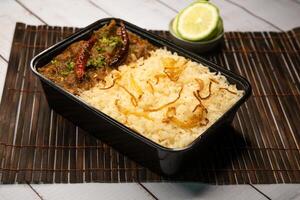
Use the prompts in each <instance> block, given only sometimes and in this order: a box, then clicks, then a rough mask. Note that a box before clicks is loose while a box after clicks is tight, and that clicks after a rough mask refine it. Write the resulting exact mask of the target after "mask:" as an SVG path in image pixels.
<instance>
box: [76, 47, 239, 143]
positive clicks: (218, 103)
mask: <svg viewBox="0 0 300 200" xmlns="http://www.w3.org/2000/svg"><path fill="white" fill-rule="evenodd" d="M170 58H171V59H173V60H175V61H176V63H181V64H182V63H183V65H180V64H179V66H181V70H182V71H181V73H178V74H180V76H179V79H178V80H176V81H174V80H173V81H172V80H170V79H169V78H168V76H166V74H165V73H164V70H165V67H166V64H165V62H164V60H166V59H170ZM159 74H160V75H159ZM157 76H161V77H160V78H159V80H158V79H157ZM112 77H114V78H112ZM116 77H118V78H119V79H117V80H116V83H115V84H113V80H114V79H116ZM120 77H121V78H120ZM133 79H134V80H133ZM196 79H198V80H199V79H201V80H202V83H204V87H203V88H202V90H201V91H200V95H201V97H205V96H207V95H208V94H209V84H211V95H210V97H209V98H207V99H203V100H201V102H202V104H203V106H204V107H205V108H206V109H207V113H206V114H205V118H206V119H208V120H207V121H208V124H206V125H204V124H205V123H204V122H205V119H204V118H203V119H202V120H201V124H200V123H198V122H197V125H196V126H193V127H191V128H186V127H183V126H178V124H177V123H173V121H172V120H171V121H170V120H169V121H168V120H166V118H167V111H168V109H170V108H171V107H174V108H175V109H176V118H177V119H178V120H180V121H181V122H182V123H181V124H188V123H189V122H188V120H189V119H191V116H193V115H194V113H193V110H194V108H195V107H196V105H198V104H199V100H197V98H196V97H195V96H194V95H193V92H195V91H197V90H199V83H198V82H197V81H196ZM105 81H106V82H105V83H99V84H98V85H96V86H95V87H93V88H91V89H90V90H87V91H84V92H82V93H81V94H80V98H82V99H83V100H84V101H86V102H87V103H88V104H90V105H91V106H93V107H95V108H97V109H99V110H100V111H102V112H104V113H105V114H107V115H109V116H111V117H112V118H114V119H116V120H117V121H119V122H121V123H123V124H125V125H126V126H128V127H129V128H131V129H133V130H136V131H137V132H138V133H140V134H142V135H144V136H145V137H147V138H149V139H151V140H153V141H154V142H156V143H158V144H160V145H162V146H165V147H169V148H181V147H185V146H187V145H189V144H190V143H191V142H192V141H194V140H195V139H196V138H197V137H199V135H201V134H202V133H203V132H204V131H205V130H206V129H207V128H208V127H210V126H211V125H212V124H213V123H214V122H215V121H216V120H217V119H218V118H220V117H221V116H222V115H223V114H224V113H225V112H226V111H227V110H228V109H229V108H230V107H232V105H233V104H234V103H236V102H237V101H238V100H239V99H240V98H241V97H242V96H243V94H244V91H241V90H237V89H236V86H235V85H230V84H229V83H228V82H227V80H226V78H225V77H224V76H222V75H220V74H216V73H212V72H210V71H209V69H208V68H207V67H205V66H203V65H201V64H199V63H196V62H192V61H190V60H187V59H185V58H184V57H181V56H178V55H177V54H176V53H174V54H172V53H171V52H169V51H167V50H165V49H157V50H155V51H154V52H152V53H151V56H150V57H148V58H147V59H145V60H143V59H140V60H138V61H137V62H135V63H131V64H130V65H123V66H120V67H119V68H118V70H116V69H115V70H113V71H112V72H111V74H110V75H109V76H107V77H106V80H105ZM111 85H114V86H113V87H111V88H110V89H106V90H103V89H101V88H104V87H109V86H111ZM151 86H152V88H151ZM182 88H183V89H182ZM220 88H226V89H220ZM152 89H154V90H152ZM181 89H182V91H181V93H180V98H179V99H178V100H177V101H176V102H175V103H172V104H170V105H168V106H166V107H163V108H161V109H159V110H157V111H153V109H155V108H159V107H162V105H165V104H168V103H169V102H172V101H174V100H175V99H176V98H177V97H178V96H179V92H180V90H181ZM126 90H127V91H126ZM132 95H133V96H134V97H132ZM134 100H136V102H137V105H135V101H134ZM120 107H121V110H120ZM149 109H150V111H149ZM151 109H152V110H151ZM207 121H206V122H207ZM199 122H200V120H199Z"/></svg>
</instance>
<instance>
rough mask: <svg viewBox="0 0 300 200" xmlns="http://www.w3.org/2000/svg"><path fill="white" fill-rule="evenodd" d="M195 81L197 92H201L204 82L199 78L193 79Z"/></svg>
mask: <svg viewBox="0 0 300 200" xmlns="http://www.w3.org/2000/svg"><path fill="white" fill-rule="evenodd" d="M195 81H196V82H197V83H198V86H199V91H200V92H201V90H203V88H204V81H203V80H202V79H199V78H195Z"/></svg>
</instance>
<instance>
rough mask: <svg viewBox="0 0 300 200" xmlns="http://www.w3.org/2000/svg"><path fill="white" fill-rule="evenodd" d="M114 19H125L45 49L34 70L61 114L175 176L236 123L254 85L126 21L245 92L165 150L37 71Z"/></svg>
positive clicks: (131, 27) (35, 60) (89, 28)
mask: <svg viewBox="0 0 300 200" xmlns="http://www.w3.org/2000/svg"><path fill="white" fill-rule="evenodd" d="M112 19H115V20H116V21H117V22H118V21H120V20H121V19H116V18H105V19H101V20H99V21H96V22H95V23H93V24H91V25H89V26H87V27H86V28H83V29H81V30H80V31H78V32H76V33H74V34H73V35H71V36H70V37H68V38H66V39H64V40H63V41H61V42H59V43H57V44H55V45H53V46H51V47H49V48H48V49H46V50H44V51H43V52H41V53H40V54H38V55H37V56H35V57H34V58H33V59H32V61H31V70H32V71H33V73H34V74H36V75H37V76H38V77H39V79H40V81H41V83H42V87H43V89H44V92H45V95H46V98H47V101H48V104H49V106H50V107H51V108H52V109H53V110H55V111H56V112H57V113H59V114H61V115H62V116H64V117H65V118H67V119H69V120H70V121H72V122H73V123H74V124H76V125H78V126H79V127H81V128H83V129H84V130H86V131H88V132H89V133H90V134H92V135H94V136H95V137H97V138H99V139H100V140H102V141H103V142H105V143H107V144H108V145H110V146H112V147H114V148H115V149H117V150H118V151H120V152H121V153H123V154H125V155H127V156H128V157H130V158H132V159H133V160H135V161H137V162H138V163H140V164H142V165H144V166H146V167H148V168H150V169H151V170H153V171H155V172H158V173H162V174H165V175H173V174H175V173H177V172H178V171H179V169H181V168H182V166H183V163H185V164H188V163H189V162H191V161H193V158H195V157H194V156H195V155H194V153H195V152H197V151H195V150H196V149H197V148H199V147H200V146H201V144H202V141H203V140H204V139H205V138H206V137H207V136H209V135H211V134H212V133H213V132H215V131H217V130H218V129H219V128H220V127H221V126H222V125H224V124H230V123H231V122H232V119H233V117H234V116H235V113H236V111H237V109H238V108H239V107H240V106H241V105H242V104H243V103H244V102H245V101H246V99H247V98H248V97H249V96H250V95H251V86H250V84H249V82H248V81H247V80H246V79H245V78H243V77H241V76H239V75H237V74H235V73H233V72H231V71H228V70H226V69H224V68H222V67H220V66H218V65H216V64H214V63H212V62H210V61H207V60H205V59H203V58H201V57H200V56H198V55H196V54H193V53H191V52H188V51H186V50H184V49H182V48H180V47H178V46H176V45H175V44H173V43H171V42H169V41H167V40H165V39H163V38H161V37H159V36H157V35H155V34H152V33H150V32H148V31H146V30H144V29H142V28H140V27H137V26H135V25H133V24H131V23H129V22H126V21H124V20H122V21H123V22H124V24H125V26H126V28H127V30H129V31H131V32H132V33H135V34H136V35H138V36H140V37H142V38H144V39H147V40H148V41H149V42H151V43H152V44H153V45H155V46H157V47H165V48H167V49H168V50H169V51H172V52H176V53H178V55H181V56H184V57H185V58H188V59H191V60H192V61H195V62H198V63H201V64H203V65H205V66H207V67H208V68H209V69H210V70H211V71H213V72H220V73H221V74H222V75H224V76H225V77H226V78H227V80H228V81H229V83H231V84H236V86H237V88H238V89H239V90H244V91H245V93H244V95H243V97H242V98H241V99H239V101H238V102H236V103H235V105H233V106H232V107H231V108H230V109H229V110H228V111H227V112H226V113H225V114H224V115H223V116H222V117H220V118H219V119H218V120H217V121H216V122H215V123H214V124H213V125H211V126H210V127H209V128H208V129H207V130H206V131H205V132H204V133H202V134H201V135H200V136H199V137H198V138H197V139H195V140H194V141H193V142H192V143H191V144H190V145H189V146H187V147H184V148H180V149H172V148H166V147H163V146H161V145H159V144H157V143H155V142H153V141H151V140H150V139H148V138H146V137H144V136H142V135H140V134H139V133H137V132H135V131H133V130H131V129H130V128H128V127H126V126H125V125H123V124H121V123H119V122H118V121H116V120H114V119H113V118H111V117H109V116H107V115H106V114H104V113H102V112H101V111H99V110H97V109H95V108H93V107H91V106H89V105H87V104H86V103H85V102H83V101H82V100H80V99H79V98H78V97H77V96H75V95H73V94H71V93H69V92H68V91H66V90H65V89H63V88H62V87H60V86H58V85H56V84H55V83H54V82H52V81H50V80H49V79H47V78H46V77H45V76H43V75H42V74H40V73H39V72H38V71H37V69H38V68H40V67H43V66H44V65H46V64H47V63H49V62H50V61H51V60H52V59H53V58H54V57H55V56H56V55H58V54H60V53H61V52H62V51H63V50H65V49H66V48H67V47H68V46H69V45H71V44H72V43H74V42H76V41H79V40H84V39H85V40H86V39H88V38H89V37H90V36H91V34H92V33H93V31H94V30H97V29H99V28H100V27H102V26H104V25H105V24H107V23H109V22H110V20H112ZM197 159H199V158H197ZM204 162H205V161H204Z"/></svg>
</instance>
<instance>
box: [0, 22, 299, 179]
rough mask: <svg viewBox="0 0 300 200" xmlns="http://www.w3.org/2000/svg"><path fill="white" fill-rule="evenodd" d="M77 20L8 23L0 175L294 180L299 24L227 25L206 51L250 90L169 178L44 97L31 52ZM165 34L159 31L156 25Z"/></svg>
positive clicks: (0, 122) (57, 37) (296, 166)
mask: <svg viewBox="0 0 300 200" xmlns="http://www.w3.org/2000/svg"><path fill="white" fill-rule="evenodd" d="M76 30H77V29H76V28H69V27H53V26H29V25H25V24H22V23H17V24H16V29H15V34H14V39H13V43H12V49H11V54H10V59H9V63H8V70H7V76H6V80H5V87H4V91H3V97H2V101H1V106H0V159H1V160H0V167H1V168H0V181H1V182H2V183H15V182H18V183H24V182H33V183H41V182H42V183H53V182H55V183H67V182H72V183H77V182H79V183H81V182H133V181H168V180H172V181H174V180H179V181H201V182H208V183H214V184H243V183H299V182H300V149H299V146H300V97H299V95H300V92H299V90H300V77H299V76H300V73H299V71H300V54H299V52H300V28H297V29H294V30H291V31H288V32H281V33H275V32H246V33H241V32H227V33H226V34H225V37H224V42H223V44H222V45H221V46H220V47H219V48H218V49H217V50H215V51H214V52H212V53H209V54H206V55H203V56H204V57H206V58H207V59H209V60H211V61H213V62H216V63H218V64H220V65H221V66H223V67H225V68H227V69H230V70H232V71H235V72H237V73H238V74H240V75H242V76H244V77H246V78H247V79H248V80H249V81H250V82H251V84H252V87H253V95H252V97H251V98H250V99H249V100H248V101H247V103H246V104H245V105H244V106H242V107H241V108H240V110H239V111H238V113H237V115H236V117H235V119H234V121H233V124H232V127H224V128H223V129H222V130H220V131H219V132H218V133H217V134H215V138H213V139H211V141H210V142H211V144H210V149H205V150H200V151H199V157H197V158H195V161H194V162H193V166H190V167H188V168H187V169H186V170H185V171H184V172H182V173H181V174H180V175H178V176H177V177H174V178H172V179H170V178H168V179H167V178H164V177H161V176H159V175H157V174H155V173H153V172H151V171H149V170H148V169H146V168H144V167H142V166H140V165H138V164H136V163H135V162H134V161H131V160H130V159H128V158H126V157H125V156H123V155H122V154H120V153H118V152H116V151H115V150H114V149H112V148H110V147H109V146H107V145H105V144H103V143H102V142H101V141H100V140H96V139H95V138H93V137H92V136H90V135H88V134H87V133H86V132H85V131H83V130H81V129H80V128H78V127H76V126H74V125H73V124H72V123H70V122H69V121H67V120H65V119H64V118H63V117H61V116H60V115H58V114H56V113H55V112H54V111H52V110H51V109H50V108H49V107H48V104H47V101H46V99H45V96H44V94H43V90H42V89H41V86H40V82H39V81H38V80H37V79H36V77H35V76H34V75H33V74H32V73H31V71H30V68H29V63H30V60H31V58H32V57H33V56H34V55H36V54H37V53H39V52H40V51H42V50H44V49H45V48H47V47H48V46H50V45H52V44H54V43H56V42H58V41H60V40H62V39H63V38H65V37H66V36H68V35H70V34H72V33H74V32H75V31H76ZM155 32H156V33H157V34H160V35H161V36H163V37H165V38H169V34H168V32H163V31H155Z"/></svg>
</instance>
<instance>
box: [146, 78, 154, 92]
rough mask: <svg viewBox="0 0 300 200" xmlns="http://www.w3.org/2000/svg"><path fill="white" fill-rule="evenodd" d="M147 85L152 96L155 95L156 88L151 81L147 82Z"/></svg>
mask: <svg viewBox="0 0 300 200" xmlns="http://www.w3.org/2000/svg"><path fill="white" fill-rule="evenodd" d="M147 84H148V85H149V88H150V92H151V94H154V87H153V85H152V84H151V82H150V80H147Z"/></svg>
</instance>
